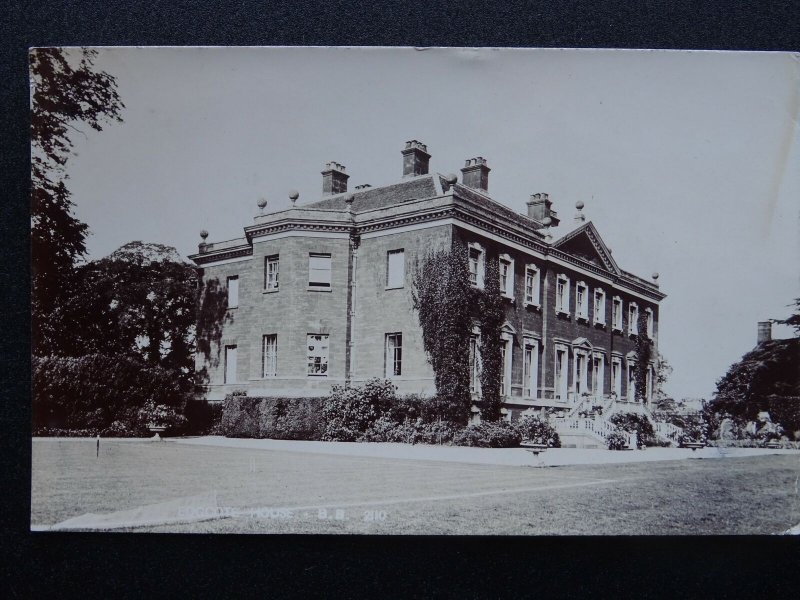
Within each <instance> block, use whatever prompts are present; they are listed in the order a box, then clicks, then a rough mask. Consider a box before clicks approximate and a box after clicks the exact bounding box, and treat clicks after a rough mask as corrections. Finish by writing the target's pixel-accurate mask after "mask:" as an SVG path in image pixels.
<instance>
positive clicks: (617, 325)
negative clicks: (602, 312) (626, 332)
mask: <svg viewBox="0 0 800 600" xmlns="http://www.w3.org/2000/svg"><path fill="white" fill-rule="evenodd" d="M611 326H612V327H613V328H614V329H615V330H616V331H622V298H620V297H619V296H614V300H613V301H612V303H611Z"/></svg>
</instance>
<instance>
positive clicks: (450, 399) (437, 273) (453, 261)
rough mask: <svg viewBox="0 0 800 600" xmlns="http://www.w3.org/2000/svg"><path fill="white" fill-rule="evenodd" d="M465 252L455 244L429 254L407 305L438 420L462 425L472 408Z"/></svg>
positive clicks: (468, 285)
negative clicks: (425, 360) (431, 377)
mask: <svg viewBox="0 0 800 600" xmlns="http://www.w3.org/2000/svg"><path fill="white" fill-rule="evenodd" d="M470 296H471V288H470V283H469V267H468V261H467V249H466V246H464V245H463V244H462V243H460V242H456V243H454V244H453V246H452V248H450V249H449V250H439V251H434V252H430V253H429V254H428V255H427V256H426V257H425V259H424V260H423V261H422V264H419V265H417V268H416V270H415V272H414V277H413V287H412V299H413V303H414V308H415V309H416V311H417V315H418V318H419V323H420V326H421V328H422V342H423V346H424V348H425V352H426V353H427V355H428V361H429V362H430V364H431V367H433V373H434V381H435V384H436V392H437V395H438V400H437V401H438V404H439V405H440V406H442V410H443V412H444V413H445V414H443V415H442V416H443V417H444V418H447V419H449V420H452V421H454V422H456V423H461V424H466V423H467V421H468V420H469V415H470V408H471V404H472V400H471V395H470V389H469V379H470V372H469V339H470V330H471V327H472V316H471V307H470V304H471V303H470V302H469V299H470Z"/></svg>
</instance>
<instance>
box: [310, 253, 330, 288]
mask: <svg viewBox="0 0 800 600" xmlns="http://www.w3.org/2000/svg"><path fill="white" fill-rule="evenodd" d="M308 287H312V288H323V289H330V287H331V255H330V254H309V255H308Z"/></svg>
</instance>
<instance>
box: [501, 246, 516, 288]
mask: <svg viewBox="0 0 800 600" xmlns="http://www.w3.org/2000/svg"><path fill="white" fill-rule="evenodd" d="M499 268H500V293H501V294H503V295H504V296H507V297H508V298H513V297H514V261H513V260H512V258H511V257H510V256H509V255H508V254H501V255H500V264H499Z"/></svg>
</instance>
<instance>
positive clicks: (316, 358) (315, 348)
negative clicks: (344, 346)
mask: <svg viewBox="0 0 800 600" xmlns="http://www.w3.org/2000/svg"><path fill="white" fill-rule="evenodd" d="M306 340H307V345H308V374H309V375H311V376H319V377H327V376H328V336H327V335H316V334H309V335H308V336H307V337H306Z"/></svg>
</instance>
